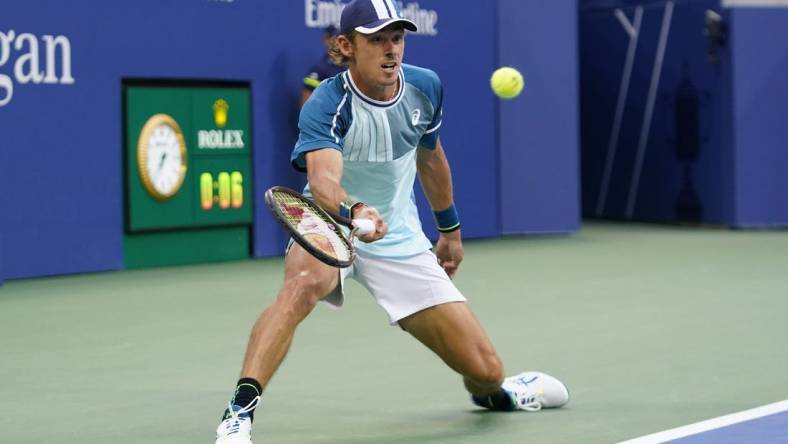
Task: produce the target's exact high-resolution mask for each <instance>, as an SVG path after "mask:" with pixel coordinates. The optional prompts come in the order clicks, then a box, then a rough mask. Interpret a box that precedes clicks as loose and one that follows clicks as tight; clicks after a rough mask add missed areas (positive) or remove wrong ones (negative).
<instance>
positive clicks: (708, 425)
mask: <svg viewBox="0 0 788 444" xmlns="http://www.w3.org/2000/svg"><path fill="white" fill-rule="evenodd" d="M786 410H788V399H786V400H785V401H780V402H775V403H774V404H767V405H764V406H761V407H756V408H754V409H750V410H745V411H743V412H738V413H731V414H730V415H725V416H720V417H718V418H712V419H708V420H706V421H701V422H696V423H695V424H689V425H685V426H683V427H677V428H675V429H670V430H665V431H664V432H657V433H652V434H651V435H646V436H641V437H640V438H634V439H630V440H628V441H622V442H620V443H619V444H658V443H663V442H667V441H672V440H674V439H679V438H684V437H687V436H691V435H697V434H698V433H703V432H708V431H709V430H714V429H719V428H722V427H725V426H729V425H732V424H738V423H740V422H745V421H750V420H753V419H757V418H761V417H763V416H769V415H773V414H775V413H780V412H784V411H786Z"/></svg>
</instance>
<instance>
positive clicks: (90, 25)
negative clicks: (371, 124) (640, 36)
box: [0, 0, 579, 280]
mask: <svg viewBox="0 0 788 444" xmlns="http://www.w3.org/2000/svg"><path fill="white" fill-rule="evenodd" d="M310 2H311V4H315V0H306V1H278V2H274V1H265V2H263V1H248V0H134V1H114V2H96V1H93V0H73V1H70V2H54V1H47V0H24V1H23V0H12V1H7V2H5V3H4V5H3V12H2V15H1V16H0V32H2V33H5V34H6V35H8V34H9V33H10V31H11V30H13V31H14V33H15V34H16V36H19V35H20V34H22V33H31V34H33V35H34V36H35V38H36V39H37V41H38V43H39V45H40V47H39V54H40V59H41V60H42V64H43V61H44V60H45V59H46V54H45V47H44V40H43V39H44V37H43V36H45V35H52V36H59V35H62V36H65V37H67V38H68V40H69V43H70V48H71V74H72V76H73V78H74V79H75V81H74V83H73V84H70V85H69V84H66V85H59V84H33V83H27V84H21V83H20V82H19V81H16V80H15V81H14V91H13V98H12V100H11V101H10V103H8V104H6V105H5V106H2V107H0V136H1V137H0V187H2V189H3V190H4V191H3V193H0V280H2V278H3V277H5V278H20V277H28V276H41V275H52V274H64V273H76V272H89V271H99V270H114V269H120V268H122V267H123V262H122V256H123V255H122V248H123V244H122V237H123V218H124V208H123V178H122V162H123V161H122V152H123V145H122V103H121V83H122V80H123V79H124V78H136V79H145V78H151V79H178V78H183V79H197V80H199V79H203V80H216V79H219V80H234V81H245V82H249V83H250V85H251V91H252V112H253V114H252V115H253V132H254V134H253V161H254V167H255V178H254V188H255V193H256V202H257V206H256V208H255V212H254V214H255V223H254V236H253V237H254V245H253V254H254V255H255V256H267V255H275V254H280V253H281V252H282V248H283V246H284V244H285V238H284V234H283V232H282V230H281V229H280V228H279V227H278V226H277V225H275V223H274V221H273V220H272V219H271V218H270V217H269V216H268V214H267V213H266V210H265V209H264V207H263V206H262V205H260V202H259V201H260V199H259V197H260V196H261V194H262V191H263V190H264V189H266V188H267V187H269V186H271V185H274V184H285V185H291V186H300V185H301V184H302V183H303V181H304V177H303V176H302V175H300V174H298V173H295V172H294V171H292V170H291V168H290V167H289V162H288V159H289V154H290V150H291V148H292V144H293V141H294V140H295V136H296V132H295V129H296V120H297V112H298V111H297V98H298V95H299V92H300V88H301V79H302V78H303V75H304V73H305V70H306V68H307V67H308V66H309V65H311V64H312V63H313V62H314V60H315V59H317V58H318V57H319V56H320V54H321V51H322V46H321V44H320V41H319V39H320V35H321V32H320V30H319V29H314V28H308V27H307V26H306V24H305V7H306V6H305V5H308V4H310ZM328 3H333V2H328ZM506 3H507V6H506V7H507V8H510V9H511V11H510V12H509V13H507V14H501V15H500V16H499V15H498V13H497V7H496V3H490V2H483V3H481V4H480V5H477V6H478V7H473V8H471V7H468V5H463V6H462V7H459V5H458V4H456V3H454V2H451V3H450V4H447V2H441V1H438V0H422V1H420V2H419V3H418V7H419V8H420V9H422V10H427V11H429V10H434V11H435V12H436V13H437V14H438V21H437V25H436V28H437V33H436V34H434V35H429V36H425V35H411V36H409V37H408V41H407V50H406V62H408V63H413V64H417V65H425V66H427V67H430V68H432V69H434V70H435V71H437V72H438V74H439V75H440V76H441V78H442V79H443V82H444V87H445V91H446V96H445V97H446V98H445V116H444V125H443V129H442V140H443V143H444V146H445V148H446V151H447V154H448V156H449V159H450V161H451V165H452V169H453V173H454V177H455V188H456V190H455V191H456V193H455V194H456V201H457V205H458V208H459V210H460V212H461V216H462V222H463V233H464V235H465V236H466V237H488V236H496V235H498V234H500V233H501V232H502V231H503V232H506V233H521V232H540V231H566V230H572V229H575V228H576V227H577V214H578V205H579V202H578V201H577V197H576V189H577V187H576V183H575V182H574V181H576V180H577V179H576V163H577V161H576V157H573V156H575V155H576V151H577V144H576V134H575V135H573V134H572V133H573V131H574V127H573V125H576V123H575V122H576V120H575V119H576V115H577V100H576V99H573V98H572V95H573V92H572V91H573V88H574V87H575V86H574V84H573V83H574V82H575V80H574V79H575V78H576V72H574V71H573V70H575V64H576V62H575V60H573V57H574V56H573V53H574V52H575V42H574V38H573V37H572V31H573V26H572V24H573V23H574V22H575V16H574V14H575V11H574V2H573V1H561V2H524V4H525V3H527V4H529V5H530V6H528V7H526V6H525V5H524V4H518V3H517V2H511V1H510V2H506ZM414 4H415V3H414ZM414 4H411V3H409V2H406V6H407V5H410V6H411V7H413V6H414ZM551 5H555V6H551ZM543 14H546V15H547V16H548V17H550V20H556V21H557V23H558V25H557V26H559V27H560V28H561V29H563V30H565V31H566V34H563V33H562V37H561V38H559V39H556V40H553V38H554V37H555V36H556V34H555V33H554V29H553V28H552V27H550V26H547V25H546V24H542V25H540V21H541V20H540V17H542V16H543ZM517 16H521V19H522V20H520V21H519V23H521V24H525V23H528V24H529V26H526V27H523V28H522V29H521V30H520V31H519V32H514V29H512V30H511V31H509V30H503V31H501V32H502V34H501V35H502V36H506V39H507V44H506V45H504V46H503V47H502V48H501V50H500V51H499V50H498V39H499V29H500V28H501V27H500V26H499V24H498V21H499V20H502V19H505V20H506V21H507V26H509V25H508V23H509V22H510V21H515V22H518V20H517ZM313 18H314V17H313ZM534 42H540V43H539V44H535V43H534ZM0 49H2V48H0ZM28 49H29V48H28V47H26V46H23V47H22V49H21V50H16V49H15V48H14V47H13V45H12V46H11V47H10V51H8V52H9V53H10V54H3V53H0V61H1V60H2V59H3V56H4V55H7V56H8V58H7V60H6V63H5V64H4V65H3V66H0V75H8V76H10V77H11V78H13V77H14V65H15V63H17V61H18V60H19V59H20V57H22V56H23V54H25V53H27V52H28ZM525 49H527V50H525ZM557 53H560V55H557ZM58 54H59V53H58ZM499 56H500V57H501V59H502V60H503V59H505V60H503V61H504V62H505V63H506V64H512V65H515V66H517V67H518V68H520V69H522V70H524V71H526V72H525V76H526V79H527V82H528V86H527V89H526V91H527V93H526V94H524V96H523V97H521V98H520V99H518V100H519V102H518V101H514V102H509V103H506V104H504V106H506V107H509V109H506V108H504V109H502V110H501V113H502V114H506V115H509V113H511V115H510V117H508V120H506V121H505V122H504V123H503V124H502V125H501V127H500V134H499V128H498V123H497V118H496V116H497V115H498V114H497V113H498V108H497V107H498V99H496V98H495V97H494V96H493V95H492V94H491V92H490V90H489V76H490V74H491V72H492V71H493V70H494V68H495V67H496V66H498V64H499V61H498V58H499ZM539 59H544V60H539ZM57 62H58V66H57V74H58V77H60V76H61V75H62V60H60V58H59V56H58V60H57ZM23 65H24V66H23V71H24V70H28V71H29V70H30V68H31V65H30V64H29V60H28V62H26V64H25V63H23ZM40 69H41V70H45V69H46V67H45V66H41V67H40ZM556 88H559V89H560V90H556ZM554 90H556V92H555V93H553V92H552V91H554ZM3 92H4V91H3V90H0V100H2V98H3ZM526 101H530V102H531V103H529V104H527V105H526V104H525V103H524V102H526ZM542 102H544V103H542ZM543 110H548V111H549V112H546V113H542V111H543ZM530 119H538V122H537V121H536V120H534V121H529V120H530ZM522 121H526V122H527V124H526V125H525V126H523V125H521V123H518V122H522ZM566 122H569V124H568V126H566ZM559 127H561V128H563V131H562V132H561V134H560V135H556V130H557V128H559ZM499 140H502V141H503V140H505V141H513V140H516V141H517V143H509V142H507V146H506V147H504V148H501V150H502V151H499V145H498V141H499ZM499 157H503V158H505V159H506V164H505V169H504V171H503V172H502V174H500V175H499ZM518 163H522V165H523V168H524V170H523V171H522V172H520V173H518V169H517V164H518ZM548 172H549V173H548ZM526 173H527V174H528V175H529V176H528V180H527V181H526V183H523V180H522V177H521V176H523V174H526ZM500 190H505V192H503V193H499V191H500ZM555 190H558V191H557V192H556V191H555ZM545 195H551V196H552V197H551V198H550V199H546V198H544V197H543V196H545ZM556 195H557V196H558V197H556ZM419 200H420V203H421V210H422V213H423V214H422V215H423V220H424V221H425V226H426V227H427V231H428V234H430V235H431V236H434V235H435V231H434V230H433V229H432V220H431V219H432V216H431V214H430V212H429V208H428V206H427V205H426V204H425V203H424V199H423V197H422V196H421V195H420V191H419ZM499 201H500V203H502V204H504V206H503V207H501V206H499ZM515 205H518V206H517V207H515Z"/></svg>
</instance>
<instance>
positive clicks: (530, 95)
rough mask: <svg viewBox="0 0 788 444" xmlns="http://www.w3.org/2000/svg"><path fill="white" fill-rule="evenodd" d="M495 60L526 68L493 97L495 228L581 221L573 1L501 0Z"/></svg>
mask: <svg viewBox="0 0 788 444" xmlns="http://www.w3.org/2000/svg"><path fill="white" fill-rule="evenodd" d="M498 23H499V26H498V57H499V65H502V66H514V67H516V68H517V69H519V70H520V71H521V72H523V73H524V78H525V89H524V90H523V92H522V94H521V96H519V97H518V98H517V99H515V100H500V101H498V113H499V119H498V122H499V130H500V131H499V135H500V139H499V149H500V184H501V190H500V201H499V203H500V212H501V213H500V215H501V216H500V217H501V221H500V222H501V232H502V233H505V234H514V233H544V232H567V231H574V230H577V229H579V227H580V206H579V200H580V197H579V193H580V176H579V173H580V171H579V168H580V167H579V150H580V148H579V126H580V122H579V110H578V107H579V99H578V88H579V85H578V81H579V79H578V59H577V3H576V2H575V1H570V0H560V1H558V0H555V1H538V2H524V1H522V0H501V1H500V2H499V10H498Z"/></svg>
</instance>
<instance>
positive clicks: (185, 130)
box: [124, 85, 253, 268]
mask: <svg viewBox="0 0 788 444" xmlns="http://www.w3.org/2000/svg"><path fill="white" fill-rule="evenodd" d="M124 104H125V127H124V132H125V162H124V177H125V190H126V196H125V202H126V227H125V236H124V259H125V263H126V266H127V267H128V268H137V267H146V266H159V265H174V264H185V263H196V262H206V261H216V260H229V259H238V258H243V257H248V256H249V251H250V227H251V223H252V202H253V200H252V166H251V130H250V128H251V113H250V95H249V89H248V87H244V86H232V87H230V86H226V87H205V86H197V85H195V86H188V87H185V86H146V85H125V86H124Z"/></svg>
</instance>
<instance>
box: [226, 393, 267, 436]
mask: <svg viewBox="0 0 788 444" xmlns="http://www.w3.org/2000/svg"><path fill="white" fill-rule="evenodd" d="M259 402H260V397H259V396H258V397H256V398H254V399H253V400H252V402H250V403H249V405H247V406H246V407H243V408H241V407H239V406H237V405H232V404H230V406H229V407H230V408H228V409H227V411H226V412H225V414H224V420H223V421H222V422H221V424H219V427H218V428H217V429H216V444H252V418H250V417H249V412H251V411H252V410H254V409H255V407H257V404H258V403H259Z"/></svg>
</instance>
